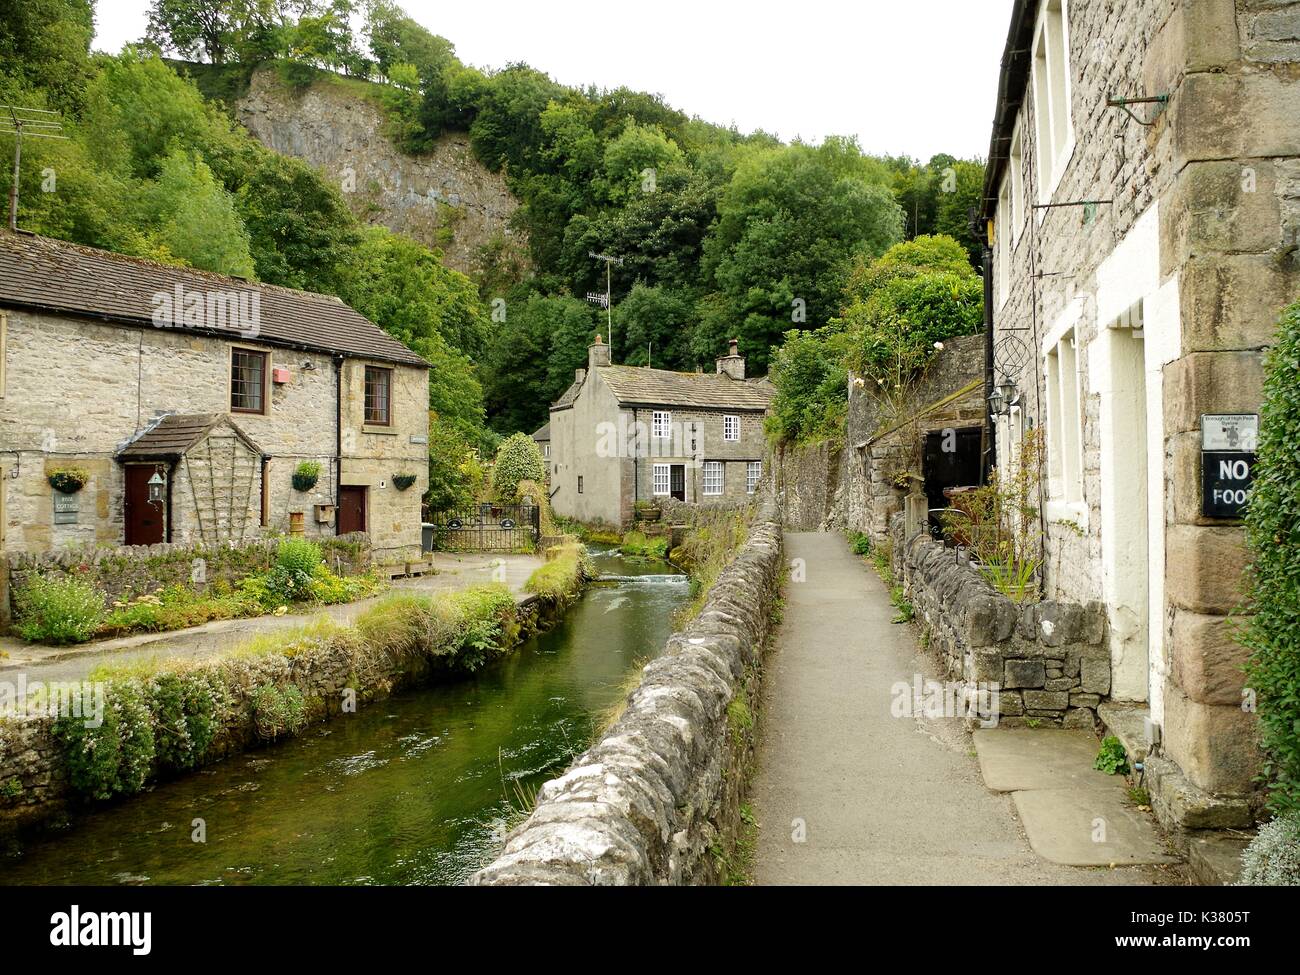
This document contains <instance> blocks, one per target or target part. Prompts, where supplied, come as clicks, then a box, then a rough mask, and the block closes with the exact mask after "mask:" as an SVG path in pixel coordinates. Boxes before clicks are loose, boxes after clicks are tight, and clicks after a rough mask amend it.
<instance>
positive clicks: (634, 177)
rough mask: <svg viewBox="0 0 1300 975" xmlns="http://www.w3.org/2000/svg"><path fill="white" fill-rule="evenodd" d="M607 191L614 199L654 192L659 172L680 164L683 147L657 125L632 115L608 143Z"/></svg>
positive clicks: (606, 161) (605, 169)
mask: <svg viewBox="0 0 1300 975" xmlns="http://www.w3.org/2000/svg"><path fill="white" fill-rule="evenodd" d="M604 157H605V158H604V176H605V182H606V185H607V187H608V188H607V190H606V193H607V194H608V195H609V198H610V199H611V200H612V201H615V202H617V201H620V200H625V199H627V198H628V197H629V196H633V195H635V194H639V193H646V192H654V187H655V186H656V184H657V183H658V180H659V175H660V174H666V173H667V172H668V171H669V170H670V169H677V168H679V167H681V166H682V165H683V164H684V163H685V161H686V157H685V155H684V154H683V152H682V150H681V148H680V147H679V146H678V145H677V143H676V142H674V141H673V140H672V139H670V138H668V136H666V135H665V134H664V132H663V130H662V129H660V128H659V127H658V126H650V125H641V124H639V123H638V122H637V121H636V120H635V119H631V118H629V119H628V120H627V125H626V126H625V127H624V128H623V131H622V132H620V133H619V135H618V136H617V137H616V138H614V139H611V140H610V141H609V142H607V143H606V144H605V153H604Z"/></svg>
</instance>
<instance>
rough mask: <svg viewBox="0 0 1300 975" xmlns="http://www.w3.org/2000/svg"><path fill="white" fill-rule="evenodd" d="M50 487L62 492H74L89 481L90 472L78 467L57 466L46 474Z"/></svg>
mask: <svg viewBox="0 0 1300 975" xmlns="http://www.w3.org/2000/svg"><path fill="white" fill-rule="evenodd" d="M46 479H47V480H48V481H49V482H50V487H52V488H54V490H56V491H59V492H60V493H62V494H76V493H77V492H78V491H80V490H81V489H82V488H84V487H85V486H86V485H87V484H88V483H89V482H90V473H89V472H88V471H85V470H82V469H81V468H80V467H57V468H55V469H54V470H52V471H50V472H49V474H47V475H46Z"/></svg>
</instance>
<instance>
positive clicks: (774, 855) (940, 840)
mask: <svg viewBox="0 0 1300 975" xmlns="http://www.w3.org/2000/svg"><path fill="white" fill-rule="evenodd" d="M786 550H787V551H786V554H787V559H802V560H804V568H805V571H806V581H804V582H793V581H792V582H790V584H789V585H788V586H787V593H786V601H785V618H784V622H783V623H782V626H781V628H780V630H779V632H778V634H777V639H776V642H775V645H774V647H773V648H772V650H771V652H770V655H769V657H768V663H767V667H766V677H765V681H764V699H765V700H764V706H763V711H762V714H761V717H760V720H759V727H760V730H761V738H760V744H759V756H758V763H759V768H758V774H757V778H756V781H755V783H754V805H755V812H756V814H757V817H758V821H759V825H760V830H759V838H758V847H757V853H756V858H755V866H754V875H755V880H756V882H758V883H760V884H1150V883H1157V884H1158V883H1178V882H1180V881H1181V876H1180V875H1178V874H1177V873H1176V872H1175V871H1171V870H1168V869H1164V868H1159V867H1150V866H1138V867H1121V868H1116V869H1106V868H1102V869H1081V868H1075V867H1065V866H1061V865H1058V864H1054V863H1050V862H1048V861H1046V860H1044V859H1042V858H1040V857H1038V856H1037V855H1036V854H1034V852H1033V851H1032V850H1031V849H1030V847H1029V843H1028V842H1027V839H1026V837H1025V834H1024V832H1023V831H1022V829H1021V828H1020V825H1019V822H1018V820H1017V818H1016V814H1015V811H1014V808H1013V805H1012V800H1011V799H1010V798H1008V797H1007V796H1006V795H1001V794H998V793H995V792H992V791H990V790H989V789H987V788H986V787H985V786H984V784H983V782H982V781H981V779H980V776H979V771H978V768H977V766H976V763H975V757H974V755H975V752H974V746H973V744H972V741H971V736H970V735H969V734H968V733H967V732H966V731H965V729H964V727H963V725H962V723H961V722H960V721H959V720H958V719H934V720H931V719H927V718H924V717H912V716H910V714H909V715H905V716H902V717H894V716H893V713H892V711H891V705H893V704H894V700H895V695H894V693H893V690H894V685H895V683H896V682H902V683H904V684H906V685H907V686H908V687H909V688H910V686H911V685H912V682H913V680H914V679H915V677H916V676H917V675H920V676H921V679H922V680H924V679H928V678H934V679H942V678H941V677H940V675H939V674H938V673H937V671H936V669H935V666H934V664H933V662H932V660H931V658H929V657H928V656H925V655H922V653H921V652H920V651H919V649H918V647H917V645H916V639H915V634H916V631H915V629H914V628H913V627H910V626H906V625H896V624H892V623H891V622H890V621H891V619H893V617H894V616H895V615H896V611H895V609H894V608H893V606H892V605H890V601H889V595H888V593H887V592H886V590H885V586H884V585H883V583H882V582H881V581H880V579H879V578H878V577H877V576H876V574H875V573H874V572H873V571H871V570H870V569H869V568H868V567H867V566H866V565H865V564H864V563H863V561H862V560H861V559H859V558H857V557H856V556H854V555H853V554H852V553H851V552H850V551H849V548H848V546H847V544H846V542H845V540H844V539H843V537H842V536H840V535H838V534H818V533H789V534H787V535H786ZM907 699H908V700H909V701H910V692H909V695H908V698H907ZM908 710H909V711H910V705H909V708H908Z"/></svg>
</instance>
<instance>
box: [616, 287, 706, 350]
mask: <svg viewBox="0 0 1300 975" xmlns="http://www.w3.org/2000/svg"><path fill="white" fill-rule="evenodd" d="M693 316H694V307H693V302H692V300H691V298H690V297H689V296H685V297H684V296H682V295H681V294H678V293H676V292H674V291H672V290H670V289H668V288H666V287H658V286H653V285H646V284H642V283H641V282H639V281H638V282H637V283H636V284H635V285H633V286H632V290H631V291H630V292H628V295H627V297H625V298H624V299H623V300H622V301H621V302H619V303H618V304H617V305H616V306H615V307H614V322H615V325H616V332H617V334H618V337H619V344H620V347H621V348H623V349H624V350H626V351H625V352H624V353H623V355H622V357H621V359H620V361H622V362H625V363H627V364H628V365H630V366H644V365H647V364H649V365H653V366H655V367H657V368H659V369H673V368H679V367H682V366H684V365H685V364H686V360H687V356H688V355H689V353H688V351H687V348H686V345H687V337H688V330H687V326H688V325H689V323H690V322H691V320H692V318H693Z"/></svg>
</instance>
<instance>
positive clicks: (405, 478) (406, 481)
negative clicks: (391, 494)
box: [393, 474, 419, 491]
mask: <svg viewBox="0 0 1300 975" xmlns="http://www.w3.org/2000/svg"><path fill="white" fill-rule="evenodd" d="M417 480H419V476H418V475H416V474H394V475H393V487H395V488H397V490H399V491H405V490H406V489H407V488H409V487H410V486H411V485H412V484H414V483H415V482H416V481H417Z"/></svg>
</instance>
